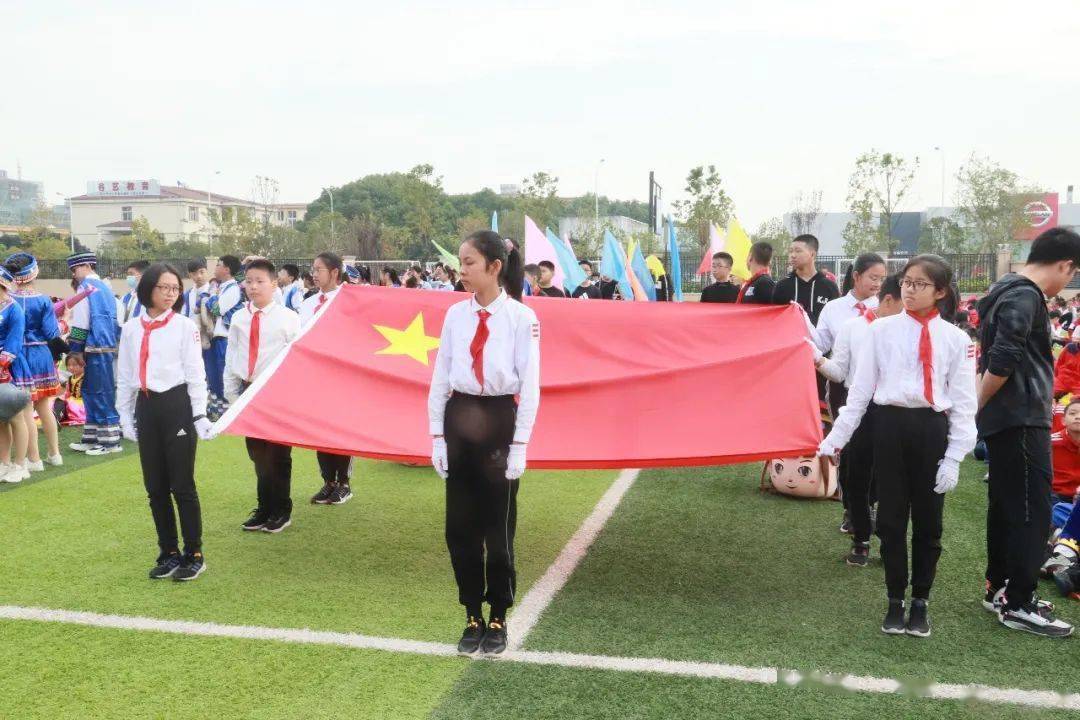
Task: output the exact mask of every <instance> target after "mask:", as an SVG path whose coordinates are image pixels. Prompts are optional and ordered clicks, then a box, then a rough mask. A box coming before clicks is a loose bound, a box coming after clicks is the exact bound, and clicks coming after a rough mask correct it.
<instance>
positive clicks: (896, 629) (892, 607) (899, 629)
mask: <svg viewBox="0 0 1080 720" xmlns="http://www.w3.org/2000/svg"><path fill="white" fill-rule="evenodd" d="M881 632H883V633H885V634H886V635H903V634H904V633H906V632H907V624H906V623H905V622H904V601H903V600H889V611H888V612H887V613H885V620H883V621H882V623H881Z"/></svg>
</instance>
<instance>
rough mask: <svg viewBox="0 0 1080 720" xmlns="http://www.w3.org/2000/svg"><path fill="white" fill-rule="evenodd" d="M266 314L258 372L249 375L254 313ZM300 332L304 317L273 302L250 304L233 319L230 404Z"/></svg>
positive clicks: (228, 383) (227, 372)
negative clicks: (301, 319)
mask: <svg viewBox="0 0 1080 720" xmlns="http://www.w3.org/2000/svg"><path fill="white" fill-rule="evenodd" d="M256 312H258V313H262V317H261V318H260V320H259V355H258V358H257V359H256V361H255V372H254V373H252V375H251V377H248V354H249V351H250V348H249V347H248V338H249V337H250V334H251V318H252V314H253V313H256ZM299 332H300V316H299V315H297V314H296V313H294V312H293V311H292V310H286V309H285V308H284V307H282V306H281V305H278V304H277V303H276V302H271V303H270V304H269V305H267V306H266V307H264V308H263V309H262V310H258V309H256V308H255V306H254V305H252V304H251V303H246V304H245V305H244V306H243V307H242V308H240V309H239V310H238V311H237V312H236V314H235V315H233V318H232V325H231V326H230V327H229V344H228V346H227V348H226V350H225V377H224V384H225V399H226V400H228V401H229V402H230V403H231V402H234V401H235V400H236V398H238V397H240V393H241V392H242V391H243V383H246V382H252V381H254V380H255V379H256V378H258V377H259V375H261V374H262V372H263V371H264V370H266V368H267V367H268V366H269V365H270V364H271V363H273V362H274V360H275V359H276V358H277V356H278V355H280V354H281V353H282V351H284V350H285V348H286V347H288V345H289V343H291V342H292V341H293V339H294V338H295V337H296V335H297V333H299Z"/></svg>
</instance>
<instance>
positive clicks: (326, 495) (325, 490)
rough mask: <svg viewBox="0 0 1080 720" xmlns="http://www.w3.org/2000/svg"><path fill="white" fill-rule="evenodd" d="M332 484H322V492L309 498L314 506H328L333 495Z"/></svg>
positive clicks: (333, 486)
mask: <svg viewBox="0 0 1080 720" xmlns="http://www.w3.org/2000/svg"><path fill="white" fill-rule="evenodd" d="M335 487H336V486H335V485H334V483H324V484H323V486H322V490H320V491H319V492H317V493H315V494H314V495H312V496H311V502H313V503H314V504H316V505H329V504H330V496H331V495H333V494H334V488H335Z"/></svg>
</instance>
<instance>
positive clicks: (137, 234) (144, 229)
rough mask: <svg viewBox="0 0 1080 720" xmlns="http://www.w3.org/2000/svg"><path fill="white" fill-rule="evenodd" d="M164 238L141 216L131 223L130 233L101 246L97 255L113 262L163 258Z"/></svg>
mask: <svg viewBox="0 0 1080 720" xmlns="http://www.w3.org/2000/svg"><path fill="white" fill-rule="evenodd" d="M165 245H166V244H165V236H164V235H163V234H162V233H161V232H159V231H157V230H155V229H154V228H153V227H151V225H150V221H149V220H147V219H146V218H144V217H142V216H138V217H136V218H135V219H134V220H132V221H131V232H130V233H128V234H127V235H122V236H121V237H118V238H116V239H114V240H106V241H105V242H103V243H102V244H101V248H100V249H99V251H98V254H99V255H101V256H102V257H105V258H110V259H113V260H150V259H156V258H160V257H164V254H165Z"/></svg>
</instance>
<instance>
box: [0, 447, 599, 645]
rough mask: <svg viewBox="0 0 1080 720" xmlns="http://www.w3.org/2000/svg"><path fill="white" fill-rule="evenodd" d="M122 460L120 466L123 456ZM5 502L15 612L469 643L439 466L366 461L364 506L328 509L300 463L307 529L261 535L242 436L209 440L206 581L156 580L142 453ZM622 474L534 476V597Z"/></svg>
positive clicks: (1, 579)
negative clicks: (40, 610) (255, 528)
mask: <svg viewBox="0 0 1080 720" xmlns="http://www.w3.org/2000/svg"><path fill="white" fill-rule="evenodd" d="M112 458H118V459H115V460H111V459H112ZM107 459H110V460H111V461H110V462H105V463H99V464H97V465H91V466H85V467H82V468H80V469H78V470H75V471H73V472H69V473H68V474H65V475H56V476H54V477H53V478H52V480H50V479H48V478H46V479H43V480H39V481H37V482H35V483H34V484H31V485H24V486H19V487H16V488H15V489H14V491H9V492H5V493H4V494H3V495H0V518H2V519H3V520H2V522H0V548H4V550H5V555H6V557H5V563H4V571H3V572H2V573H0V604H8V605H34V606H45V607H51V608H62V609H69V610H90V611H96V612H107V613H118V614H130V615H145V616H150V617H158V618H175V619H187V620H207V621H216V622H222V623H233V624H246V625H267V626H274V627H310V628H317V629H325V630H339V631H352V632H360V633H366V634H372V635H380V636H392V637H404V638H413V639H422V640H434V641H443V642H450V641H456V640H457V635H458V633H459V632H460V629H461V626H462V625H463V620H464V617H463V612H464V611H463V610H462V609H461V607H460V606H459V605H458V604H457V591H456V588H455V586H454V580H453V574H452V572H451V569H450V561H449V557H448V555H447V551H446V546H445V541H444V538H443V526H444V520H443V515H444V500H443V492H444V490H443V482H442V480H440V479H439V478H438V476H437V475H435V473H434V472H432V470H431V468H411V467H404V466H401V465H397V464H392V463H382V462H373V461H363V460H361V461H358V462H357V464H356V468H355V472H354V477H353V495H354V496H353V499H352V500H351V501H350V502H348V503H347V504H345V505H342V506H317V505H311V504H309V503H308V498H309V497H310V496H311V495H312V494H313V493H314V492H315V491H316V490H318V488H319V487H321V485H322V481H321V480H320V479H319V477H318V470H317V465H316V462H315V457H314V454H313V453H311V452H308V451H297V452H295V453H294V464H293V468H294V469H293V499H294V502H295V510H294V512H293V524H292V527H290V528H288V529H287V530H285V531H284V532H283V533H281V534H279V535H270V534H267V533H245V532H243V531H242V530H241V529H240V523H241V522H242V521H243V520H244V519H246V518H247V515H248V512H249V511H250V509H251V508H252V507H253V506H254V502H255V480H254V474H253V471H252V467H251V463H250V462H249V461H248V459H247V456H246V453H245V451H244V449H243V444H242V441H241V440H239V439H237V438H232V437H223V438H220V439H218V440H215V441H213V442H211V443H201V444H200V446H199V455H198V469H197V479H198V488H199V495H200V500H201V503H202V509H203V522H204V533H203V543H204V549H205V555H206V560H207V571H206V573H205V574H204V575H203V576H202V577H201V578H200V579H199V580H198V581H197V582H194V583H182V584H181V583H174V582H172V581H162V582H151V581H149V580H147V578H146V572H147V570H148V569H149V568H150V567H151V566H152V564H153V561H154V558H155V556H156V555H157V548H156V544H155V535H154V530H153V524H152V522H151V518H150V512H149V509H148V508H147V503H146V494H145V491H144V489H143V487H142V479H141V474H140V471H139V466H138V456H137V454H136V453H135V452H125V453H124V454H122V455H112V456H107ZM614 477H615V473H614V472H611V471H605V472H585V473H581V472H575V473H562V472H530V473H528V475H527V476H526V477H525V478H524V479H523V480H522V484H521V490H520V495H519V500H518V506H519V521H518V542H517V544H516V548H515V550H516V555H517V562H518V577H519V581H518V586H519V594H523V593H524V592H525V591H526V590H527V589H528V587H529V586H530V585H531V584H532V582H533V581H535V579H536V578H537V577H538V576H539V575H540V574H541V573H542V572H543V571H544V570H545V569H546V567H547V566H548V565H549V564H550V563H551V562H552V561H553V560H554V559H555V557H556V555H557V554H558V552H559V550H560V549H561V548H562V546H563V545H564V544H565V543H566V541H567V540H568V539H569V538H570V536H571V535H572V534H573V532H574V531H575V530H576V529H577V527H578V525H580V524H581V522H582V520H583V519H584V518H585V516H586V515H587V514H588V513H589V512H590V511H591V509H592V507H593V506H594V505H595V504H596V501H597V500H598V499H599V497H600V496H601V495H602V494H603V492H604V490H606V489H607V487H608V486H609V485H610V484H611V482H612V480H613V479H614Z"/></svg>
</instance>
